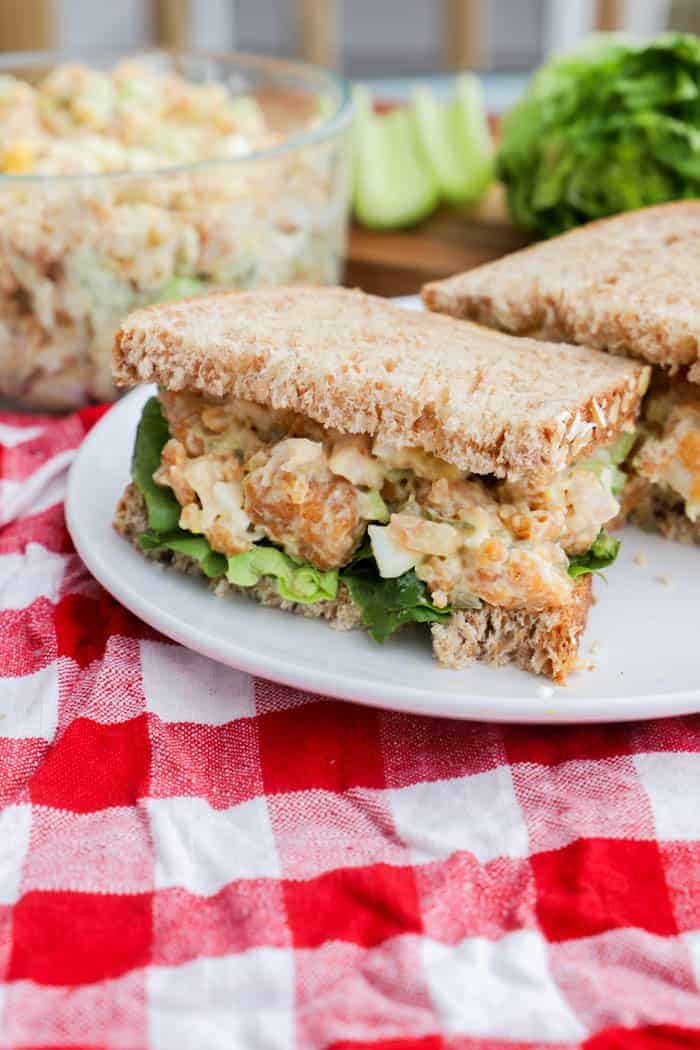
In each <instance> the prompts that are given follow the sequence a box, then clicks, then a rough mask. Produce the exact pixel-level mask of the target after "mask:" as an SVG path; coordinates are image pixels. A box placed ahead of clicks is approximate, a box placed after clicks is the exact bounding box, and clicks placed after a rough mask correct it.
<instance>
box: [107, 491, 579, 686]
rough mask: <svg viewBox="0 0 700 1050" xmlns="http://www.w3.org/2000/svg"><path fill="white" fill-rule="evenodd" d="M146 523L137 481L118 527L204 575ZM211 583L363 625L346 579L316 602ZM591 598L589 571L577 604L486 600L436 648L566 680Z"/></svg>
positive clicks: (436, 641) (439, 637)
mask: <svg viewBox="0 0 700 1050" xmlns="http://www.w3.org/2000/svg"><path fill="white" fill-rule="evenodd" d="M146 526H147V520H146V508H145V504H144V501H143V497H142V496H141V493H140V492H139V490H138V489H137V488H136V486H135V485H133V484H129V485H127V487H126V489H125V491H124V493H123V495H122V497H121V499H120V501H119V503H118V504H117V509H116V512H115V515H114V528H115V529H116V530H117V532H119V533H120V534H121V535H122V536H124V538H125V539H126V540H128V541H129V542H130V543H131V544H132V545H133V546H134V547H135V548H136V550H138V551H139V552H140V553H141V554H143V555H144V556H145V557H147V558H150V559H152V560H155V561H159V562H162V563H165V564H167V565H171V566H172V567H173V568H174V569H177V570H178V571H180V572H184V573H187V574H190V575H195V576H200V577H202V578H204V576H203V573H202V572H201V570H200V569H199V566H198V565H197V563H196V562H194V561H193V560H192V559H191V558H188V557H186V556H185V555H182V554H172V553H171V552H168V551H144V550H143V548H142V547H141V546H140V544H139V543H138V535H139V533H141V532H143V531H144V530H145V528H146ZM209 586H210V587H211V588H212V590H213V591H214V593H215V594H216V595H218V596H223V595H226V594H229V593H238V594H243V595H245V596H246V597H247V598H252V599H253V601H256V602H259V603H260V604H261V605H268V606H275V607H277V608H281V609H286V610H287V611H289V612H294V613H298V614H299V615H300V616H307V617H311V618H313V619H318V618H323V619H326V620H327V621H328V622H329V624H330V625H331V626H332V627H335V628H337V629H339V630H350V629H352V628H355V627H361V626H362V621H361V616H360V611H359V609H358V607H357V606H356V605H355V604H354V602H353V601H352V600H351V598H350V596H349V595H348V593H347V591H346V590H345V588H344V587H343V586H342V584H341V587H340V590H339V592H338V597H337V598H336V599H335V601H332V602H330V601H329V602H316V603H314V604H312V605H303V604H296V603H294V602H287V601H285V600H284V599H283V598H280V596H279V594H278V593H277V589H276V587H275V586H274V584H273V583H271V582H270V581H269V580H261V581H260V583H259V584H258V585H257V586H256V587H235V586H233V585H232V584H230V583H228V582H227V581H226V580H224V579H218V580H210V581H209ZM590 603H591V588H590V578H589V577H586V578H585V579H583V580H581V581H580V582H579V583H578V584H577V586H576V589H575V591H574V598H573V602H572V604H571V605H570V606H567V607H565V608H563V609H553V610H550V611H548V612H545V613H537V614H533V613H527V612H509V611H507V610H505V609H496V608H493V607H491V606H484V607H483V608H482V609H479V610H476V611H474V612H471V611H470V612H455V613H453V615H452V618H451V620H450V622H449V623H448V624H446V625H441V624H434V625H433V628H432V636H433V652H434V653H435V656H436V657H437V659H438V660H439V661H440V663H442V664H444V665H445V666H447V667H452V668H463V667H466V666H468V664H469V663H471V661H472V660H486V661H488V662H490V663H500V664H504V663H509V662H512V663H516V664H518V665H519V666H520V667H523V668H524V669H525V670H528V671H533V672H534V673H535V674H540V675H547V676H548V677H550V678H553V679H554V680H555V681H557V682H562V681H564V678H565V677H566V674H567V672H569V671H571V670H573V669H574V668H575V666H576V656H577V652H578V644H579V640H580V636H581V634H582V632H583V630H584V628H585V626H586V617H587V615H588V608H589V606H590Z"/></svg>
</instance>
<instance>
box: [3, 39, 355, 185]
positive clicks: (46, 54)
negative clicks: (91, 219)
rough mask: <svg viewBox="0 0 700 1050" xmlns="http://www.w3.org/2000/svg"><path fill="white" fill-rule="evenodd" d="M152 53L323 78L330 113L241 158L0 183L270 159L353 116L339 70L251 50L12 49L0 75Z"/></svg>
mask: <svg viewBox="0 0 700 1050" xmlns="http://www.w3.org/2000/svg"><path fill="white" fill-rule="evenodd" d="M156 55H166V56H170V57H172V58H174V59H177V58H178V57H182V58H194V59H197V58H201V59H205V60H206V59H209V60H213V61H217V62H229V63H230V64H231V66H232V67H234V68H235V67H238V68H240V69H242V70H243V71H244V70H245V69H246V68H247V69H255V70H259V71H260V72H262V73H265V72H266V71H269V73H270V74H271V75H272V74H275V73H277V74H280V75H281V74H284V73H287V74H294V75H296V76H305V77H315V78H316V79H317V80H318V81H319V85H321V84H322V82H324V81H325V84H326V85H327V86H329V87H330V88H331V89H332V90H333V91H334V94H335V96H336V99H337V102H336V105H335V107H334V110H333V112H332V113H331V114H329V115H328V116H327V117H325V118H324V120H323V121H322V123H320V124H318V125H317V126H316V127H313V128H309V129H308V130H305V131H304V130H302V131H298V132H295V133H294V134H292V135H288V136H287V137H285V138H284V139H283V140H282V141H281V142H276V143H274V145H272V146H265V147H263V148H261V149H254V150H251V152H250V153H245V154H243V155H242V156H240V157H210V158H207V159H205V160H198V161H194V162H192V163H190V164H169V165H166V166H163V167H158V168H137V169H135V170H133V171H131V170H122V171H95V172H86V171H79V172H67V173H65V174H57V175H52V174H46V173H39V174H27V175H7V174H4V173H2V174H0V187H2V186H3V185H8V184H12V185H15V186H18V185H25V184H27V183H32V184H42V183H43V184H47V185H55V184H58V183H64V182H66V183H76V182H80V181H83V182H85V181H87V182H92V181H93V180H96V179H99V180H107V181H108V180H110V179H139V178H147V177H157V176H172V175H186V174H190V173H196V172H202V171H208V170H209V169H211V168H222V167H223V168H225V167H229V166H231V167H237V166H238V167H245V165H250V164H255V163H257V162H258V161H265V160H270V159H274V158H275V157H280V156H283V155H284V154H285V153H289V152H291V151H293V150H297V149H303V148H304V147H306V146H314V145H317V144H318V143H321V142H324V141H325V140H326V139H330V138H332V137H333V135H335V133H336V132H338V131H341V130H343V129H344V128H345V127H347V126H348V124H349V123H350V119H351V117H352V110H353V103H352V92H351V88H350V82H349V81H348V80H347V79H346V78H345V77H343V76H341V75H340V74H339V73H334V72H333V71H332V70H330V69H324V68H323V67H322V66H316V65H314V64H313V63H311V62H300V61H296V60H294V59H286V58H277V57H276V56H274V55H260V54H257V53H255V52H252V51H250V52H249V51H213V50H209V49H206V48H167V47H151V48H143V49H141V50H133V51H131V50H124V51H119V50H114V51H111V50H105V49H100V50H95V49H93V50H80V51H76V52H61V51H55V50H39V51H11V52H7V53H5V54H4V55H1V56H0V75H2V74H3V73H12V72H13V70H17V69H23V68H24V69H26V68H28V67H31V66H39V65H46V66H56V65H58V64H59V63H68V62H70V63H84V64H86V65H89V63H90V61H91V60H92V61H110V60H111V61H118V60H119V59H134V60H136V61H138V60H139V59H148V58H151V57H153V56H156Z"/></svg>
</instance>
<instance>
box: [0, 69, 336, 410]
mask: <svg viewBox="0 0 700 1050" xmlns="http://www.w3.org/2000/svg"><path fill="white" fill-rule="evenodd" d="M125 57H127V56H124V55H100V56H85V57H81V58H79V59H77V61H79V62H80V63H81V64H82V65H85V66H87V67H89V68H90V69H101V70H105V69H109V68H111V67H112V66H113V65H114V64H115V63H116V62H117V61H118V60H120V59H123V58H125ZM128 57H132V58H134V59H135V60H137V61H138V62H139V64H140V65H144V66H146V67H147V68H149V69H154V70H155V71H158V72H160V71H175V72H177V73H179V74H180V75H181V76H183V77H184V78H185V79H186V80H188V81H193V82H195V83H200V84H201V83H203V82H207V83H209V82H214V83H218V84H221V85H223V86H224V87H225V90H226V93H227V95H229V96H231V97H233V98H236V99H241V100H246V99H249V98H252V99H254V100H255V102H256V103H257V105H258V107H259V110H258V112H260V111H262V114H263V115H264V118H265V126H266V128H267V129H268V130H269V131H270V132H271V133H272V134H271V136H269V137H268V140H266V142H265V144H264V145H262V146H260V147H254V148H253V149H252V150H251V151H250V152H247V153H244V154H241V155H238V156H226V157H216V158H214V159H207V160H201V161H197V162H194V163H180V162H177V163H173V164H170V163H169V162H168V165H167V166H162V167H161V166H157V167H151V169H150V170H148V166H147V165H145V166H144V170H140V169H139V168H136V169H134V170H128V171H123V170H122V171H102V172H99V173H95V174H93V173H91V172H90V171H89V163H90V161H89V160H88V159H86V160H85V162H84V163H85V165H87V166H88V170H87V171H85V173H83V172H82V171H80V172H79V173H70V174H62V173H60V174H55V175H54V174H31V172H30V173H25V174H4V173H3V174H1V175H0V397H2V398H4V399H5V400H6V401H7V400H8V399H9V400H10V401H12V402H13V403H14V404H16V405H19V406H24V407H32V408H41V409H48V410H65V409H70V408H74V407H77V406H79V405H81V404H84V403H86V402H88V401H91V400H103V399H111V398H113V397H114V396H115V395H116V391H115V390H114V387H113V385H112V381H111V375H110V358H111V349H112V342H113V336H114V331H115V329H116V327H117V326H118V324H119V322H120V321H121V319H122V318H123V317H124V316H125V315H126V314H127V313H129V312H130V311H131V310H133V309H134V308H136V307H140V306H144V305H147V304H149V303H153V302H159V301H163V300H166V299H176V298H183V297H184V296H186V295H192V294H198V293H200V292H203V291H208V290H210V289H213V288H256V287H270V286H273V285H282V284H291V283H316V284H333V283H337V282H338V281H339V279H340V277H341V270H342V265H343V258H344V253H345V241H346V232H347V218H348V209H349V199H350V158H349V127H350V117H351V108H352V107H351V101H350V95H349V90H348V86H347V83H346V82H345V81H343V80H342V79H341V78H339V77H336V76H335V75H334V74H332V73H330V72H327V71H325V70H321V69H318V68H315V67H313V66H309V65H305V64H301V63H296V62H286V61H281V60H277V59H271V58H265V57H260V56H255V55H246V54H235V53H226V54H221V55H219V54H211V53H202V52H197V53H194V52H193V53H171V52H150V53H146V54H141V55H134V56H128ZM65 61H66V60H65V58H62V56H59V55H55V54H49V53H31V54H15V55H10V56H6V57H5V58H3V59H2V60H0V84H1V83H2V80H1V78H2V76H3V75H4V74H11V75H13V76H15V77H19V78H21V79H23V80H27V81H29V82H30V83H31V82H34V81H38V80H40V79H41V78H42V77H43V76H44V75H45V74H46V73H47V72H48V71H49V70H51V69H55V68H56V67H58V66H60V65H62V64H63V63H64V62H65ZM70 61H71V63H73V62H75V61H76V59H75V58H73V57H72V56H71V59H70ZM242 105H243V106H245V105H247V103H246V102H245V101H243V102H242ZM1 106H2V98H1V97H0V107H1ZM18 119H19V118H18ZM20 124H21V120H20ZM67 141H68V142H70V143H71V144H73V143H74V145H75V149H76V150H80V149H81V140H80V139H70V140H67ZM168 145H169V146H172V145H173V141H172V140H171V141H170V142H169V143H168ZM7 167H8V165H5V170H7Z"/></svg>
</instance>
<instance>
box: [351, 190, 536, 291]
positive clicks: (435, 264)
mask: <svg viewBox="0 0 700 1050" xmlns="http://www.w3.org/2000/svg"><path fill="white" fill-rule="evenodd" d="M525 244H527V238H526V237H525V236H524V235H523V234H522V233H520V232H519V231H517V230H516V229H515V228H514V227H513V226H512V225H511V223H510V222H509V220H508V215H507V211H506V206H505V199H504V194H503V188H502V187H501V186H500V185H494V186H493V187H492V188H491V190H490V191H489V193H488V194H487V196H486V197H485V199H484V200H483V201H482V202H481V204H480V205H479V206H478V207H477V208H476V209H473V210H472V211H470V212H461V213H460V212H459V211H455V210H454V209H447V208H444V209H441V210H440V211H438V212H436V213H435V215H433V216H431V217H430V218H429V219H427V220H426V221H425V222H423V223H421V224H420V226H416V227H415V229H412V230H405V231H403V232H400V233H373V232H372V231H371V230H365V229H363V228H362V227H361V226H357V225H355V226H353V228H352V230H351V232H350V243H349V249H348V260H347V265H346V270H345V284H346V285H349V286H350V287H353V288H362V289H363V290H364V291H366V292H373V293H375V294H376V295H386V296H392V295H412V294H414V293H415V292H418V291H419V290H420V287H421V285H422V284H425V282H426V281H431V280H434V279H436V278H439V277H449V276H450V274H453V273H458V272H459V271H460V270H468V269H470V268H471V267H472V266H479V265H480V264H481V263H485V262H489V261H490V260H491V259H497V258H499V256H501V255H507V254H508V252H513V251H516V250H517V249H518V248H522V247H523V246H524V245H525Z"/></svg>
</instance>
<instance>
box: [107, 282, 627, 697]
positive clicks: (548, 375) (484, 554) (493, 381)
mask: <svg viewBox="0 0 700 1050" xmlns="http://www.w3.org/2000/svg"><path fill="white" fill-rule="evenodd" d="M114 374H115V378H116V381H117V383H119V384H121V385H126V386H128V385H132V384H134V383H137V382H140V381H154V382H156V383H157V384H158V385H159V388H160V390H159V394H158V397H157V398H156V397H154V398H153V399H151V401H149V402H148V403H147V405H146V409H145V411H144V415H143V417H142V420H141V423H140V425H139V429H138V434H137V437H136V445H135V451H134V458H133V472H132V478H133V480H132V484H131V486H130V487H129V488H128V489H127V492H126V493H125V496H124V498H123V499H122V501H121V504H120V507H119V508H118V512H117V517H116V519H115V525H116V527H117V528H118V529H119V530H120V531H121V532H123V533H124V534H125V535H126V536H127V537H128V538H130V539H132V540H133V541H134V542H135V543H137V544H138V546H139V547H140V548H141V549H142V550H144V552H146V553H149V554H150V555H151V556H153V557H158V558H161V559H166V560H171V561H173V562H174V563H175V564H176V566H177V567H179V568H184V569H186V570H187V571H201V572H202V573H204V575H206V576H208V577H209V578H210V579H211V580H213V581H214V587H215V589H217V590H218V591H219V592H222V591H226V590H228V589H230V588H234V589H242V590H244V591H246V592H247V593H249V594H251V595H253V596H254V597H256V598H257V599H258V600H260V601H264V602H266V603H270V602H271V603H274V604H281V605H284V606H285V607H287V608H291V609H294V610H295V611H299V612H304V613H305V614H307V615H317V616H325V617H326V618H328V619H330V620H332V621H333V622H335V623H336V624H337V625H339V626H355V625H358V624H360V623H362V624H364V626H366V627H367V628H368V629H369V630H370V632H371V633H372V634H373V636H374V637H375V638H376V639H377V640H383V639H384V638H385V637H387V636H388V635H389V634H391V633H392V631H393V630H395V629H396V628H397V627H399V626H401V625H403V624H405V623H409V622H413V621H419V622H428V623H431V624H432V631H433V638H434V648H435V652H436V653H437V655H438V657H439V659H440V660H441V661H442V662H444V663H446V664H448V665H451V666H462V665H464V664H465V663H466V662H468V661H469V660H470V659H472V658H474V657H479V656H482V657H485V658H487V659H490V660H495V661H497V662H503V661H506V660H514V661H515V662H517V663H519V664H521V665H522V666H526V667H529V668H531V669H533V670H536V671H538V672H540V673H544V674H549V675H550V676H551V677H553V678H555V679H558V680H559V679H562V678H563V677H564V676H565V674H566V673H567V671H568V670H570V669H571V668H572V666H574V664H575V660H576V653H577V647H578V639H579V637H580V634H581V631H582V630H583V627H584V625H585V619H586V613H587V609H588V605H589V603H590V572H591V571H594V570H597V569H599V568H601V567H603V566H605V565H606V564H609V563H610V561H612V560H613V558H614V555H615V553H616V549H617V541H615V540H612V539H611V538H610V537H608V536H607V535H606V533H605V532H604V529H603V526H604V525H605V523H606V522H607V521H609V520H610V519H612V518H614V517H615V516H616V515H617V513H618V512H619V502H618V500H617V497H616V492H617V482H618V474H617V472H616V468H615V460H616V458H619V448H620V445H621V444H622V445H624V444H626V443H627V441H628V438H627V434H628V433H629V431H630V430H631V428H632V427H633V426H634V420H635V418H636V414H637V411H638V408H639V404H640V400H641V397H642V395H643V393H644V391H645V389H646V384H647V382H648V369H647V368H645V367H644V366H641V365H639V364H637V363H635V362H631V361H624V360H620V359H616V358H612V357H606V356H605V355H601V354H598V353H596V352H595V351H591V350H589V349H586V348H582V347H569V346H553V345H550V344H543V343H538V342H535V341H533V340H525V341H520V340H514V339H512V338H510V337H507V336H503V335H500V334H497V333H493V332H490V331H488V330H485V329H482V328H480V327H478V326H475V325H464V324H462V323H460V322H456V321H453V320H450V319H449V318H443V317H437V316H435V315H430V314H421V313H412V312H408V311H405V310H402V309H400V308H398V307H396V306H393V305H391V304H390V303H387V302H385V301H383V300H381V299H377V298H374V297H372V296H367V295H364V294H363V293H360V292H352V291H346V290H343V289H324V288H296V289H280V290H276V291H260V292H231V293H218V294H213V295H208V296H203V297H201V298H198V299H192V300H186V301H183V302H180V303H171V304H167V305H163V306H156V307H151V308H149V309H146V310H140V311H137V312H136V313H134V314H132V315H131V316H130V317H129V318H127V320H126V321H125V322H124V324H123V325H122V327H121V328H120V330H119V332H118V334H117V338H116V343H115V351H114ZM616 450H617V451H616Z"/></svg>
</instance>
